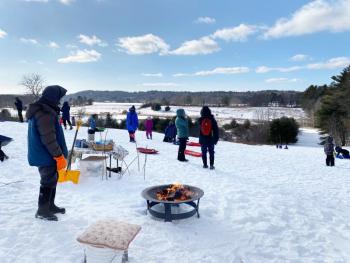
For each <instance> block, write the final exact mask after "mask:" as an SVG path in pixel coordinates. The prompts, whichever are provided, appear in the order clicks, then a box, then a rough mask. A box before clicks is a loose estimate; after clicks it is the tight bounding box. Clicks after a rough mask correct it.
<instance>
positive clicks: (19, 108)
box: [15, 97, 23, 122]
mask: <svg viewBox="0 0 350 263" xmlns="http://www.w3.org/2000/svg"><path fill="white" fill-rule="evenodd" d="M15 106H16V109H17V112H18V118H19V121H20V122H23V115H22V111H23V103H22V101H21V100H20V99H19V98H18V97H16V101H15Z"/></svg>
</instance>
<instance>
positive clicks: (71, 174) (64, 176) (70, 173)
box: [58, 120, 82, 184]
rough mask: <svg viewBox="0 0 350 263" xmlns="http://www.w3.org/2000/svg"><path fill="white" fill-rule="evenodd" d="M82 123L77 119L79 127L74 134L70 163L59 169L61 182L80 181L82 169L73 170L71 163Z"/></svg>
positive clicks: (59, 180) (75, 182)
mask: <svg viewBox="0 0 350 263" xmlns="http://www.w3.org/2000/svg"><path fill="white" fill-rule="evenodd" d="M81 124H82V121H81V120H78V121H77V129H76V131H75V136H74V140H73V145H72V149H71V151H70V154H69V158H68V165H67V168H66V169H62V170H61V171H58V182H59V183H63V182H67V181H71V182H73V183H74V184H77V183H79V176H80V171H79V170H71V169H70V168H71V164H72V156H73V150H74V144H75V141H76V139H77V135H78V131H79V128H80V126H81Z"/></svg>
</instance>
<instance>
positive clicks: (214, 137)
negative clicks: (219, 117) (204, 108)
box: [198, 115, 219, 145]
mask: <svg viewBox="0 0 350 263" xmlns="http://www.w3.org/2000/svg"><path fill="white" fill-rule="evenodd" d="M206 118H209V119H210V120H211V125H212V132H211V134H210V135H204V134H203V133H202V131H201V129H199V143H200V144H202V145H212V144H217V142H218V141H219V128H218V123H217V122H216V120H215V118H214V116H213V115H210V116H202V117H200V118H199V119H198V124H199V127H201V124H202V121H203V120H204V119H206Z"/></svg>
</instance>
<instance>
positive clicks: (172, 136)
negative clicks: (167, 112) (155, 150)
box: [163, 121, 176, 143]
mask: <svg viewBox="0 0 350 263" xmlns="http://www.w3.org/2000/svg"><path fill="white" fill-rule="evenodd" d="M163 142H172V143H175V142H176V126H175V124H174V123H173V122H172V121H170V122H169V125H168V126H167V127H166V128H165V132H164V139H163Z"/></svg>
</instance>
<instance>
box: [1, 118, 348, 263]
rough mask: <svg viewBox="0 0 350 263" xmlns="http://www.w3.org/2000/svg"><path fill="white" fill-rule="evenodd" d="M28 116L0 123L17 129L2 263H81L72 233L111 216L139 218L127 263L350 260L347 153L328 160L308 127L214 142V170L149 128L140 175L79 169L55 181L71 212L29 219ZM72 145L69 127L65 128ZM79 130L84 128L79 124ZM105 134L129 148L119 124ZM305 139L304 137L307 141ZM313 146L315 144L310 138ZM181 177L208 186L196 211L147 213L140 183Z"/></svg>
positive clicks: (8, 170) (33, 185) (5, 170)
mask: <svg viewBox="0 0 350 263" xmlns="http://www.w3.org/2000/svg"><path fill="white" fill-rule="evenodd" d="M26 131H27V124H25V123H23V124H20V123H12V122H2V123H0V134H3V135H7V136H10V137H13V138H14V141H13V142H12V143H11V144H9V145H8V146H6V147H5V148H4V150H5V151H6V153H7V154H8V155H9V156H10V159H9V160H7V161H6V162H4V163H0V181H1V182H12V181H23V182H19V183H14V184H10V185H6V186H1V185H0V262H2V263H5V262H6V263H7V262H11V263H12V262H21V263H23V262H81V261H82V255H83V249H82V247H81V246H80V245H79V244H78V243H77V242H76V237H77V235H78V234H79V233H81V232H82V231H83V230H84V229H85V228H86V227H87V226H88V225H89V224H91V223H93V222H95V221H96V220H98V219H104V218H115V219H118V220H123V221H127V222H130V223H135V224H139V225H141V226H142V230H141V232H140V234H139V235H138V236H137V237H136V239H135V240H134V241H133V243H132V244H131V246H130V250H129V255H130V262H133V263H148V262H169V263H178V262H182V263H192V262H204V263H216V262H217V263H226V262H228V263H238V262H245V263H264V262H269V263H270V262H278V263H279V262H338V263H340V262H350V223H349V218H350V209H349V206H350V176H349V175H350V174H349V172H350V161H347V160H336V166H335V167H333V168H330V167H326V166H325V164H324V159H325V158H324V154H323V149H322V148H321V147H319V146H317V144H316V140H315V139H314V138H315V137H317V134H315V133H312V132H311V131H304V133H305V134H306V136H304V135H303V134H302V135H301V138H300V143H299V145H298V146H290V148H289V150H284V149H283V150H282V149H276V148H275V147H273V146H250V145H243V144H235V143H228V142H219V144H218V146H217V148H216V168H217V169H216V170H215V171H209V170H204V169H203V168H202V165H201V160H200V159H197V158H190V162H189V163H179V162H178V161H177V160H176V154H177V147H176V146H174V145H171V144H167V143H163V142H162V135H161V134H155V135H154V140H153V141H147V140H146V139H145V135H144V133H141V132H138V133H137V140H138V143H139V145H142V146H148V147H149V148H156V149H158V150H159V151H160V154H159V155H155V156H149V158H148V166H147V175H146V180H145V181H144V180H143V175H142V173H139V172H138V169H137V164H136V163H134V164H133V166H131V175H130V176H129V175H125V176H124V177H123V178H122V179H120V180H118V179H117V177H115V176H114V177H112V179H111V180H108V181H105V180H103V181H102V180H101V179H100V177H84V175H82V178H81V183H80V184H78V185H72V184H70V183H66V184H60V185H59V186H58V189H57V204H58V205H62V206H65V207H66V209H67V214H65V215H59V221H58V222H45V221H42V220H38V219H35V218H34V213H35V211H36V208H37V196H38V190H39V175H38V172H37V169H36V168H33V167H29V166H28V164H27V159H26V154H27V150H26V145H27V143H26V135H27V134H26ZM65 134H66V138H67V142H68V145H70V144H71V142H72V139H73V135H74V131H66V132H65ZM78 137H79V138H84V137H86V130H85V129H84V128H83V129H82V130H81V131H80V133H79V136H78ZM108 137H109V138H110V139H113V140H115V141H116V142H117V144H120V145H122V146H123V147H125V148H126V149H128V150H129V152H130V155H129V157H128V161H130V160H131V159H132V158H133V157H135V155H136V152H135V145H134V144H131V143H129V142H128V140H127V133H126V131H124V130H109V132H108ZM305 145H306V146H305ZM311 146H312V147H311ZM173 182H180V183H184V184H191V185H195V186H198V187H200V188H202V189H203V190H204V192H205V193H204V196H203V198H202V199H201V204H200V208H199V210H200V214H201V218H200V219H198V218H196V217H193V218H190V219H186V220H182V221H174V222H172V223H165V222H163V221H160V220H156V219H154V218H152V217H151V216H150V215H146V213H145V211H146V203H145V200H144V199H143V198H142V197H141V195H140V193H141V191H142V190H143V189H144V188H146V187H148V186H151V185H156V184H167V183H173Z"/></svg>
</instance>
